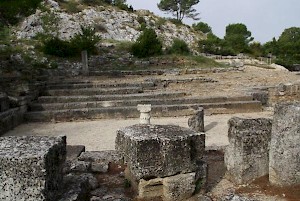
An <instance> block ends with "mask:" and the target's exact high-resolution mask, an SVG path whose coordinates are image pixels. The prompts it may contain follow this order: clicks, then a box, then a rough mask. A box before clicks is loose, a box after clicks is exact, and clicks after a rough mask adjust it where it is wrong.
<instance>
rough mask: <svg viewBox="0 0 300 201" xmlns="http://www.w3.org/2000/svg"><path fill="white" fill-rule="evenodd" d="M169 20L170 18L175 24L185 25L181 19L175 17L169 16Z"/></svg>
mask: <svg viewBox="0 0 300 201" xmlns="http://www.w3.org/2000/svg"><path fill="white" fill-rule="evenodd" d="M168 20H169V21H170V22H172V23H173V24H175V25H176V26H180V25H183V23H182V21H181V20H178V19H174V18H168Z"/></svg>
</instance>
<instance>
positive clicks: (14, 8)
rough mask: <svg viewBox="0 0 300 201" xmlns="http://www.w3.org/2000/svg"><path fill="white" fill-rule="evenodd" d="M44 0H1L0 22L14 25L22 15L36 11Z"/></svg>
mask: <svg viewBox="0 0 300 201" xmlns="http://www.w3.org/2000/svg"><path fill="white" fill-rule="evenodd" d="M41 2H42V0H1V1H0V22H1V23H2V24H6V25H14V24H17V23H18V22H19V20H20V19H22V17H26V16H29V15H31V14H32V13H34V12H35V10H36V8H37V7H38V6H39V5H40V3H41Z"/></svg>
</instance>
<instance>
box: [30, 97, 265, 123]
mask: <svg viewBox="0 0 300 201" xmlns="http://www.w3.org/2000/svg"><path fill="white" fill-rule="evenodd" d="M198 107H204V109H207V110H209V111H210V112H212V113H246V112H261V111H262V106H261V102H259V101H232V102H226V103H202V104H175V105H153V106H152V111H151V115H152V116H153V117H171V116H186V115H191V114H193V113H194V112H195V110H196V109H197V108H198ZM139 115H140V113H139V112H138V111H137V109H136V106H127V107H109V108H82V109H68V110H51V111H38V112H28V113H26V114H25V119H26V120H27V121H37V122H48V121H74V120H88V119H111V118H138V117H139Z"/></svg>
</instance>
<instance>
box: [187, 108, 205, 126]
mask: <svg viewBox="0 0 300 201" xmlns="http://www.w3.org/2000/svg"><path fill="white" fill-rule="evenodd" d="M188 125H189V127H190V128H191V129H192V130H194V131H197V132H204V109H203V107H199V109H198V110H197V112H196V114H195V115H193V116H192V117H191V118H189V120H188Z"/></svg>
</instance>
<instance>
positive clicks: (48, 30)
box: [38, 11, 59, 40]
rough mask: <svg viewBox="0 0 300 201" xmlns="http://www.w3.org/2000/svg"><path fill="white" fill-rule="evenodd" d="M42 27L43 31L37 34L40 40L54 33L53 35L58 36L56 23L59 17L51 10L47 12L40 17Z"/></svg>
mask: <svg viewBox="0 0 300 201" xmlns="http://www.w3.org/2000/svg"><path fill="white" fill-rule="evenodd" d="M41 20H42V22H43V23H42V27H43V30H44V33H42V34H39V35H38V36H40V37H41V39H42V40H44V39H47V38H49V37H50V36H52V35H54V36H55V37H58V23H59V18H58V17H57V15H56V14H55V13H54V12H53V11H50V12H47V13H45V14H44V15H43V16H42V17H41Z"/></svg>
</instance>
